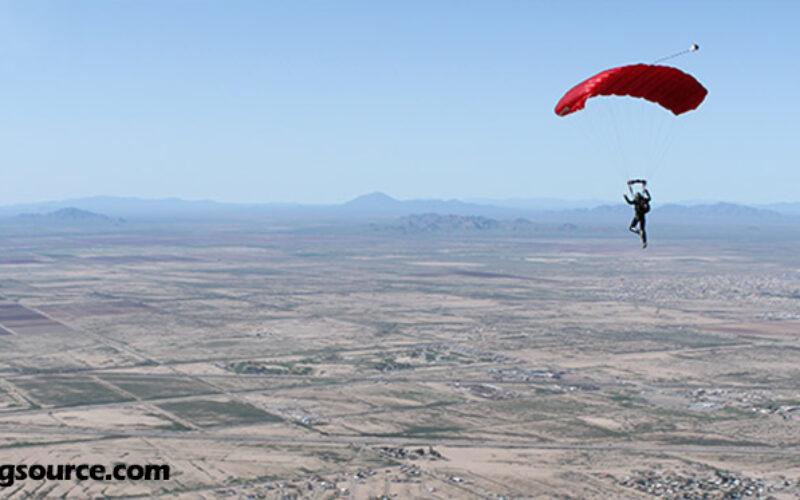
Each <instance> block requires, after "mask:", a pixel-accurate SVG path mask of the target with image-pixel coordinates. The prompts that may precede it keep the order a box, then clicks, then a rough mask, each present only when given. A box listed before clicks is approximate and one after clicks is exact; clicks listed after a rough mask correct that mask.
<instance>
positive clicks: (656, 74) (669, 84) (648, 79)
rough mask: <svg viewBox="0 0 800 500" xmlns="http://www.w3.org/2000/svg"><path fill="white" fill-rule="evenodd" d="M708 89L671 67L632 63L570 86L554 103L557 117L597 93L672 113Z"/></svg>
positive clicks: (688, 107)
mask: <svg viewBox="0 0 800 500" xmlns="http://www.w3.org/2000/svg"><path fill="white" fill-rule="evenodd" d="M706 94H708V91H707V90H706V89H705V87H703V86H702V85H700V82H698V81H697V80H695V78H694V77H693V76H691V75H689V74H686V73H684V72H683V71H681V70H679V69H677V68H673V67H671V66H659V65H652V64H632V65H630V66H620V67H619V68H611V69H607V70H605V71H601V72H600V73H598V74H596V75H594V76H593V77H591V78H589V79H587V80H584V81H582V82H581V83H579V84H577V85H575V86H574V87H572V88H571V89H570V90H569V91H568V92H567V93H566V94H564V97H562V98H561V100H560V101H558V104H556V109H555V112H556V114H557V115H558V116H566V115H568V114H570V113H574V112H576V111H578V110H581V109H583V107H584V106H585V105H586V100H587V99H589V98H590V97H595V96H598V95H618V96H631V97H639V98H642V99H646V100H648V101H651V102H654V103H656V104H659V105H661V106H662V107H664V108H666V109H668V110H670V111H672V112H673V113H674V114H675V115H679V114H681V113H685V112H687V111H691V110H693V109H695V108H697V107H698V106H699V105H700V103H702V102H703V99H705V98H706Z"/></svg>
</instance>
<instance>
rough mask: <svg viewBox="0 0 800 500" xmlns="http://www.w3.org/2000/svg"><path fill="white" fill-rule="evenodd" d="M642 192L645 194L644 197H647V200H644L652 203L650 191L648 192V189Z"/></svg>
mask: <svg viewBox="0 0 800 500" xmlns="http://www.w3.org/2000/svg"><path fill="white" fill-rule="evenodd" d="M642 192H643V193H644V196H645V198H644V199H645V200H647V201H650V200H652V198H651V197H650V191H648V190H647V188H644V189H643V190H642Z"/></svg>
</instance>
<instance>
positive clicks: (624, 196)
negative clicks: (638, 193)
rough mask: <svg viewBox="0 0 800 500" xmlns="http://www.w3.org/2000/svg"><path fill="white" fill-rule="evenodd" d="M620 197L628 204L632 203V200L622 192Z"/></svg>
mask: <svg viewBox="0 0 800 500" xmlns="http://www.w3.org/2000/svg"><path fill="white" fill-rule="evenodd" d="M622 197H623V198H625V201H627V202H628V205H633V200H629V199H628V195H627V194H623V195H622Z"/></svg>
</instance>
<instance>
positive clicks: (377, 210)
mask: <svg viewBox="0 0 800 500" xmlns="http://www.w3.org/2000/svg"><path fill="white" fill-rule="evenodd" d="M332 208H333V210H334V211H336V212H338V213H346V214H350V215H362V216H367V217H387V216H392V217H397V216H403V215H408V214H414V213H438V214H453V215H465V216H466V215H482V216H490V217H511V216H514V215H515V214H517V215H518V214H520V210H514V209H508V208H501V207H495V206H492V205H478V204H475V203H465V202H463V201H460V200H435V199H433V200H404V201H400V200H397V199H395V198H392V197H391V196H389V195H386V194H384V193H380V192H375V193H370V194H366V195H363V196H359V197H358V198H355V199H353V200H350V201H348V202H347V203H344V204H343V205H339V206H338V207H337V206H335V205H334V206H333V207H332Z"/></svg>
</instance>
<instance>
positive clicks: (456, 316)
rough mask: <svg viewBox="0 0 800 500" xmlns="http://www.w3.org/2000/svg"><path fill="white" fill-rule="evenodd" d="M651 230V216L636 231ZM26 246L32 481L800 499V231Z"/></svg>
mask: <svg viewBox="0 0 800 500" xmlns="http://www.w3.org/2000/svg"><path fill="white" fill-rule="evenodd" d="M621 232H623V233H625V231H624V228H622V231H621ZM623 236H628V237H616V236H615V237H610V236H609V237H603V236H600V235H595V236H583V235H580V234H573V233H570V234H567V233H563V234H559V233H558V232H554V233H552V234H519V235H515V234H507V233H503V232H500V233H495V232H492V231H476V232H469V231H462V232H454V233H449V234H422V235H420V234H402V233H396V232H391V231H379V230H372V229H370V228H367V227H362V228H360V229H353V228H349V229H348V228H337V227H325V226H320V227H300V228H295V229H292V228H287V227H273V226H269V225H263V226H257V225H252V226H251V227H245V226H244V225H242V224H239V225H231V226H225V225H209V226H203V225H200V224H186V225H180V224H173V225H172V226H169V227H161V226H158V227H157V226H153V227H143V226H136V225H130V226H127V227H124V228H119V229H103V230H96V231H86V230H83V231H69V230H63V231H57V230H49V231H42V232H38V233H34V232H30V231H29V232H24V231H20V232H18V233H15V234H8V235H6V236H5V237H4V238H3V239H2V240H0V249H1V250H2V256H0V457H1V460H0V462H2V463H6V464H34V463H38V464H76V463H92V464H95V463H97V464H106V465H109V466H110V465H112V464H116V463H127V464H147V463H152V464H168V465H169V466H170V467H171V476H170V479H169V480H167V481H144V482H134V481H75V480H72V481H33V480H26V481H17V482H15V483H14V484H13V485H11V486H8V487H6V488H4V489H3V490H2V491H1V492H0V496H2V497H5V498H28V497H30V496H33V497H70V498H72V497H74V498H90V497H109V498H116V497H121V498H136V497H151V496H159V497H161V498H165V499H171V498H220V497H226V496H230V497H248V496H251V497H252V498H335V497H348V498H365V499H366V498H382V497H388V498H409V497H425V498H443V499H444V498H554V497H556V498H648V497H652V496H664V497H681V498H683V497H684V496H685V497H686V498H695V497H702V496H703V495H704V494H707V495H708V498H738V497H747V496H750V497H762V498H769V497H774V498H796V497H797V496H798V495H800V484H798V481H799V480H800V252H798V251H797V248H798V247H800V238H794V239H793V238H789V237H786V235H785V234H780V233H778V234H776V235H773V236H774V237H773V236H770V235H768V234H761V233H758V234H755V235H753V234H750V235H747V234H745V235H744V236H742V235H732V236H731V237H730V238H721V237H715V238H712V239H710V240H705V239H704V238H702V237H699V236H697V237H688V236H687V237H685V238H680V237H677V236H676V237H671V238H669V239H667V238H664V239H662V240H658V239H657V238H656V237H653V238H652V241H651V247H650V248H649V249H647V250H646V251H642V250H641V249H640V248H639V247H638V244H637V241H636V238H635V237H631V235H628V234H624V235H623Z"/></svg>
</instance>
